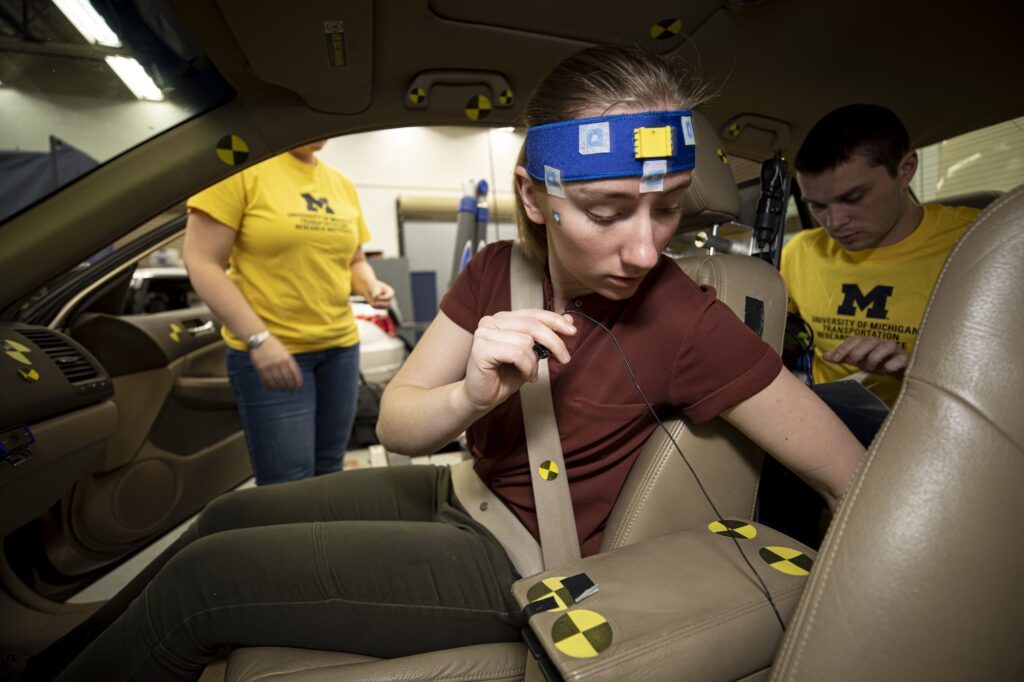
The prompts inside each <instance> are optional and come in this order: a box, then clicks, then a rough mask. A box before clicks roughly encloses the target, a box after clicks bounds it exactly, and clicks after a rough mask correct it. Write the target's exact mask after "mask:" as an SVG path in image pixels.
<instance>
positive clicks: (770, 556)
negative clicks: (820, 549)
mask: <svg viewBox="0 0 1024 682" xmlns="http://www.w3.org/2000/svg"><path fill="white" fill-rule="evenodd" d="M757 553H758V554H759V555H760V556H761V558H762V559H763V560H764V562H765V563H766V564H768V565H769V566H771V567H772V568H774V569H775V570H776V571H779V572H781V573H785V574H786V575H795V576H798V577H803V576H805V575H810V573H811V566H813V565H814V559H812V558H811V557H809V556H807V555H806V554H804V553H803V552H801V551H799V550H796V549H792V548H791V547H762V548H761V549H760V550H758V552H757Z"/></svg>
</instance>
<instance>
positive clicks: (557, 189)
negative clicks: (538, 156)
mask: <svg viewBox="0 0 1024 682" xmlns="http://www.w3.org/2000/svg"><path fill="white" fill-rule="evenodd" d="M544 187H546V188H547V190H548V194H550V195H551V196H553V197H558V198H559V199H564V198H565V188H564V187H562V171H560V170H558V169H557V168H552V167H551V166H544Z"/></svg>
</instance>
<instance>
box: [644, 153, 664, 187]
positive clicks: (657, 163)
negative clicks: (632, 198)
mask: <svg viewBox="0 0 1024 682" xmlns="http://www.w3.org/2000/svg"><path fill="white" fill-rule="evenodd" d="M667 172H668V163H667V162H666V161H665V159H657V160H654V161H644V174H643V175H642V176H640V193H641V194H643V193H645V192H661V191H662V190H664V189H665V174H666V173H667Z"/></svg>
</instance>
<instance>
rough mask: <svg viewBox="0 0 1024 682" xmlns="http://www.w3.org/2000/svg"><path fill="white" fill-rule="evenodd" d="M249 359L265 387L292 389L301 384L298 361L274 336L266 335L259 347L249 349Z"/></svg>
mask: <svg viewBox="0 0 1024 682" xmlns="http://www.w3.org/2000/svg"><path fill="white" fill-rule="evenodd" d="M249 359H250V360H252V364H253V366H254V367H255V368H256V371H257V372H259V373H260V381H262V382H263V385H264V386H266V387H267V388H275V389H279V390H287V391H294V390H295V389H297V388H298V387H299V386H302V371H301V370H300V369H299V363H297V362H295V358H293V357H292V354H291V353H289V352H288V349H287V348H285V347H284V344H283V343H281V341H280V340H279V339H278V338H277V337H276V336H269V337H267V340H266V341H264V342H263V343H262V344H261V345H260V347H259V348H254V349H253V350H251V351H250V352H249Z"/></svg>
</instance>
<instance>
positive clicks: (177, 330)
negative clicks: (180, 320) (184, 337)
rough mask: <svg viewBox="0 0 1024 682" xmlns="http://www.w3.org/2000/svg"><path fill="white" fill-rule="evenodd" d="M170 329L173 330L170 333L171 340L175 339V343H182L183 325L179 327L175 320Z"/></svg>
mask: <svg viewBox="0 0 1024 682" xmlns="http://www.w3.org/2000/svg"><path fill="white" fill-rule="evenodd" d="M170 330H171V332H170V334H168V336H170V337H171V341H174V343H180V342H181V327H179V326H178V325H177V324H175V323H174V322H171V326H170Z"/></svg>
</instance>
